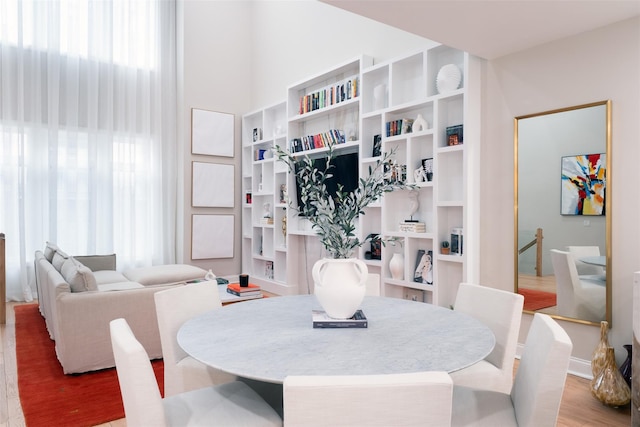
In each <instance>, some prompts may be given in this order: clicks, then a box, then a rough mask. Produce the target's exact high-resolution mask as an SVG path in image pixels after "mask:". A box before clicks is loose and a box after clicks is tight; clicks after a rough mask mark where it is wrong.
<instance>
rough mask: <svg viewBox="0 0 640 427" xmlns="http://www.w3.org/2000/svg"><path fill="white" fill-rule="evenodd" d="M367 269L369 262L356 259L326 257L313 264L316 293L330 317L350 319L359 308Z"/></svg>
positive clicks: (363, 292)
mask: <svg viewBox="0 0 640 427" xmlns="http://www.w3.org/2000/svg"><path fill="white" fill-rule="evenodd" d="M368 272H369V271H368V269H367V265H366V264H365V263H364V262H362V261H361V260H359V259H356V258H348V259H331V258H323V259H321V260H319V261H317V262H316V263H315V264H314V266H313V270H312V271H311V275H312V277H313V282H314V293H315V295H316V298H318V302H319V303H320V305H321V306H322V308H323V309H324V311H325V312H326V313H327V314H328V315H329V316H330V317H333V318H334V319H348V318H350V317H351V316H353V315H354V313H355V312H356V310H358V309H359V308H360V304H362V300H363V298H364V294H365V289H366V287H365V284H366V282H367V275H368Z"/></svg>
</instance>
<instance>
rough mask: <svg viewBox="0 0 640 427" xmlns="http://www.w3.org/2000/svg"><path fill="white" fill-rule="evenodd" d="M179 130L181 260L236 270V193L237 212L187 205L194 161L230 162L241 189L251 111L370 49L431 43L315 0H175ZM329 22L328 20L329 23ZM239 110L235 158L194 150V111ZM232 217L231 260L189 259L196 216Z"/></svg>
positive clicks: (390, 53) (400, 50)
mask: <svg viewBox="0 0 640 427" xmlns="http://www.w3.org/2000/svg"><path fill="white" fill-rule="evenodd" d="M179 11H180V16H179V30H181V36H180V41H179V43H178V44H179V49H180V52H179V74H180V84H179V95H181V96H180V104H179V107H178V108H179V111H180V112H181V116H180V119H181V120H182V123H180V128H179V134H180V135H181V139H182V144H183V151H182V155H183V159H182V161H181V164H182V165H183V173H182V175H181V177H182V180H183V182H182V183H181V185H179V188H183V189H184V193H183V194H182V199H181V200H182V206H180V207H179V209H178V212H179V214H181V218H179V224H181V225H182V227H178V229H180V228H182V231H183V234H182V235H181V236H178V241H179V247H178V251H177V252H178V261H183V262H187V263H191V264H195V265H199V266H201V267H203V268H205V269H209V268H211V269H213V271H214V272H215V273H216V274H217V275H231V274H237V273H239V272H240V270H241V268H242V266H241V256H240V248H241V237H240V236H241V232H240V230H241V229H240V222H239V221H240V220H241V214H240V206H241V191H237V192H236V193H237V199H236V207H235V208H234V209H213V208H208V209H203V208H192V207H191V162H192V161H194V160H196V161H205V162H216V163H231V164H234V165H235V168H236V169H235V173H236V181H235V185H236V188H237V189H239V188H241V187H240V185H241V182H240V173H241V170H240V168H241V163H240V152H241V149H240V148H241V128H240V124H241V119H242V115H243V114H246V113H248V112H251V111H254V110H257V109H259V108H263V107H265V106H269V105H272V104H275V103H278V102H281V101H283V100H285V98H286V95H287V93H286V89H287V87H288V86H290V85H292V84H295V83H296V82H298V81H300V80H303V79H306V78H308V77H309V76H313V75H315V74H318V73H320V72H322V71H325V70H326V69H329V68H332V67H333V66H334V65H336V64H339V63H341V62H343V61H346V60H350V59H352V58H355V57H356V56H358V55H360V54H367V55H370V56H372V57H374V58H375V59H376V60H378V61H383V60H386V59H389V58H392V57H395V56H398V55H400V54H404V53H407V52H411V51H414V50H418V49H425V48H428V47H430V46H432V45H433V44H434V43H433V42H432V41H430V40H427V39H425V38H422V37H418V36H415V35H413V34H409V33H407V32H404V31H401V30H398V29H395V28H393V27H390V26H387V25H384V24H380V23H378V22H375V21H373V20H370V19H368V18H363V17H360V16H358V15H354V14H352V13H349V12H345V11H343V10H341V9H338V8H335V7H333V6H329V5H327V4H324V3H319V2H316V1H309V0H305V1H270V0H268V1H263V0H257V1H237V0H215V1H210V0H182V1H180V2H179ZM329 24H330V25H329ZM194 107H195V108H201V109H205V110H212V111H223V112H227V113H233V114H235V115H236V135H235V140H236V141H235V142H236V145H235V153H236V156H235V158H234V159H229V158H219V157H210V156H193V155H191V125H190V114H191V108H194ZM200 213H205V214H210V213H214V214H219V213H222V214H228V213H233V214H234V215H235V216H236V223H235V231H236V232H235V235H236V239H235V242H234V258H233V259H222V260H204V261H192V260H191V216H192V215H193V214H200Z"/></svg>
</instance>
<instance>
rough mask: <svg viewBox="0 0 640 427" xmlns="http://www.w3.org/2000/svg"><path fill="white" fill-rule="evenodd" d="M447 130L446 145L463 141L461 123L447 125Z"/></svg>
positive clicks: (458, 143)
mask: <svg viewBox="0 0 640 427" xmlns="http://www.w3.org/2000/svg"><path fill="white" fill-rule="evenodd" d="M446 132H447V145H448V146H452V145H460V144H462V142H463V139H462V135H463V125H455V126H448V127H447V129H446Z"/></svg>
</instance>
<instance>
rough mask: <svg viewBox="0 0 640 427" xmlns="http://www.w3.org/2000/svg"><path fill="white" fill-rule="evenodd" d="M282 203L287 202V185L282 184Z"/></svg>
mask: <svg viewBox="0 0 640 427" xmlns="http://www.w3.org/2000/svg"><path fill="white" fill-rule="evenodd" d="M280 203H287V185H286V184H282V185H280Z"/></svg>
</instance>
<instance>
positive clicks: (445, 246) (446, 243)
mask: <svg viewBox="0 0 640 427" xmlns="http://www.w3.org/2000/svg"><path fill="white" fill-rule="evenodd" d="M442 247H443V248H448V247H449V242H448V241H447V240H444V241H443V242H442Z"/></svg>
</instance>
